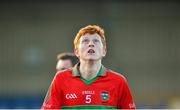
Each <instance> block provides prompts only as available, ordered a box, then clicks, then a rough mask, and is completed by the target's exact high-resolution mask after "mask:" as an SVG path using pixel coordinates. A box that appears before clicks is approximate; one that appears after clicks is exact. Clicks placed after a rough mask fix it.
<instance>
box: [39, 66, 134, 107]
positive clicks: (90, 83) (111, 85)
mask: <svg viewBox="0 0 180 110" xmlns="http://www.w3.org/2000/svg"><path fill="white" fill-rule="evenodd" d="M59 108H61V109H63V108H69V109H73V108H76V109H81V108H83V109H91V108H95V109H100V108H103V109H108V108H117V109H118V108H121V109H135V104H134V101H133V97H132V95H131V92H130V89H129V87H128V84H127V81H126V79H125V78H124V77H123V76H122V75H121V74H119V73H116V72H113V71H111V70H108V69H106V68H105V67H103V66H101V69H100V70H99V72H98V74H97V76H96V77H94V78H93V79H91V80H86V79H84V78H83V77H81V74H80V73H79V70H78V65H75V66H74V67H73V68H72V69H68V70H65V71H62V72H58V73H57V74H56V76H55V77H54V80H53V82H52V84H51V87H50V89H49V91H48V93H47V95H46V98H45V100H44V103H43V106H42V109H59Z"/></svg>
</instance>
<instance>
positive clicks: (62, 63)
mask: <svg viewBox="0 0 180 110" xmlns="http://www.w3.org/2000/svg"><path fill="white" fill-rule="evenodd" d="M70 67H72V63H71V60H69V59H67V60H59V61H58V62H57V65H56V70H57V71H61V70H64V69H68V68H70Z"/></svg>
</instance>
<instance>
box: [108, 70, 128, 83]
mask: <svg viewBox="0 0 180 110" xmlns="http://www.w3.org/2000/svg"><path fill="white" fill-rule="evenodd" d="M108 74H109V75H110V77H112V78H113V79H114V80H118V81H123V82H127V80H126V78H125V77H124V76H123V75H122V74H121V73H118V72H115V71H113V70H108Z"/></svg>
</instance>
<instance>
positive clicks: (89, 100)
mask: <svg viewBox="0 0 180 110" xmlns="http://www.w3.org/2000/svg"><path fill="white" fill-rule="evenodd" d="M86 103H87V104H89V103H91V95H86Z"/></svg>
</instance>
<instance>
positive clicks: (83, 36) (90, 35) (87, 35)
mask: <svg viewBox="0 0 180 110" xmlns="http://www.w3.org/2000/svg"><path fill="white" fill-rule="evenodd" d="M86 38H89V39H91V38H96V39H100V38H101V37H100V36H99V34H97V33H94V34H89V33H87V34H85V35H82V36H81V38H80V39H86Z"/></svg>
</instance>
